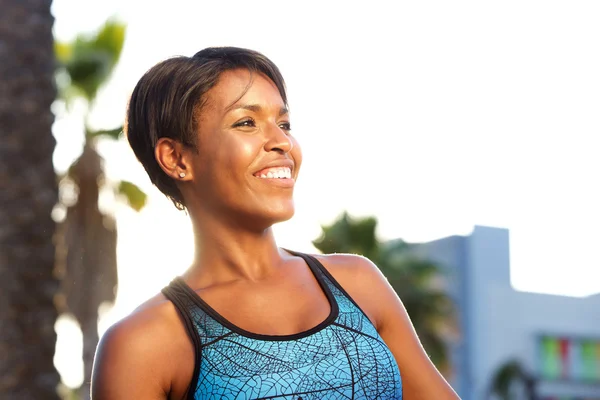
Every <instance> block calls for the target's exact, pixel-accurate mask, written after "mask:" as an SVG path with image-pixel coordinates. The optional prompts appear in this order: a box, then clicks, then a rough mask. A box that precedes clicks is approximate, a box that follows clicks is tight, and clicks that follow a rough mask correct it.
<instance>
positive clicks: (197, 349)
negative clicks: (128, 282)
mask: <svg viewBox="0 0 600 400" xmlns="http://www.w3.org/2000/svg"><path fill="white" fill-rule="evenodd" d="M178 286H180V285H178V283H177V282H176V281H175V280H173V281H172V282H171V284H170V285H169V286H167V287H165V288H163V289H162V290H161V292H162V293H163V294H164V295H165V297H166V298H167V299H169V300H170V301H171V302H172V303H173V305H174V306H175V309H176V310H177V312H178V313H179V315H180V316H181V318H182V319H183V323H184V326H185V330H186V331H187V334H188V335H189V337H190V339H191V340H192V344H193V345H194V374H193V375H192V380H191V382H190V385H189V386H188V389H187V396H186V397H187V400H194V396H195V394H196V386H197V385H198V378H199V376H200V363H201V362H202V343H201V340H200V335H198V332H197V331H196V329H195V328H194V323H193V322H192V317H191V315H190V314H189V311H188V309H187V307H186V306H185V304H184V303H183V301H182V299H181V298H180V297H179V296H180V295H182V296H185V292H184V291H182V288H181V287H178Z"/></svg>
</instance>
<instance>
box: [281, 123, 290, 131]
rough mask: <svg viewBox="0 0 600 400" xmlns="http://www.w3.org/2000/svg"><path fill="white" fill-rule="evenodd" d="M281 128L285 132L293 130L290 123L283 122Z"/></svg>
mask: <svg viewBox="0 0 600 400" xmlns="http://www.w3.org/2000/svg"><path fill="white" fill-rule="evenodd" d="M279 127H280V128H281V129H283V130H284V131H291V130H292V126H291V125H290V123H289V122H282V123H281V124H279Z"/></svg>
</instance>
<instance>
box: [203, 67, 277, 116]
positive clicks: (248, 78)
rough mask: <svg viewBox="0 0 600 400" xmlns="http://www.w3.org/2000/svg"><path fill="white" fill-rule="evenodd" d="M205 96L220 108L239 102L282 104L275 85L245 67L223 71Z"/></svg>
mask: <svg viewBox="0 0 600 400" xmlns="http://www.w3.org/2000/svg"><path fill="white" fill-rule="evenodd" d="M207 96H208V99H207V100H209V102H210V103H213V104H212V105H213V106H214V107H215V108H217V109H221V110H226V109H231V108H232V107H234V106H236V105H238V104H239V103H246V104H256V105H261V106H263V107H266V106H276V107H281V106H284V104H283V99H282V98H281V94H280V93H279V90H278V89H277V86H276V85H275V84H274V83H273V82H272V81H271V80H270V79H269V78H267V77H266V76H264V75H263V74H261V73H258V72H250V71H248V70H246V69H235V70H229V71H225V72H223V73H222V74H221V76H220V77H219V80H218V81H217V84H216V85H215V86H214V87H213V88H212V89H211V90H210V91H209V92H208V93H207Z"/></svg>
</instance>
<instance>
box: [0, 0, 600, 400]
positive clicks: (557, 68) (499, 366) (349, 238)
mask: <svg viewBox="0 0 600 400" xmlns="http://www.w3.org/2000/svg"><path fill="white" fill-rule="evenodd" d="M598 20H600V3H598V2H596V1H577V2H566V1H547V0H546V1H523V0H521V1H511V0H508V1H503V2H479V1H455V2H443V1H420V2H417V3H402V4H395V2H386V1H370V2H352V1H346V2H342V1H330V2H323V1H321V2H316V1H314V2H313V1H302V2H276V1H262V0H261V1H255V2H250V3H248V2H241V1H228V2H220V1H192V0H172V1H170V2H168V3H166V2H141V1H134V0H129V1H125V0H122V1H117V0H105V1H102V2H101V1H91V0H78V1H76V0H54V1H49V0H27V1H23V0H0V274H1V275H0V399H59V398H63V399H72V400H74V399H84V398H89V395H87V394H86V393H87V392H88V391H89V379H90V377H89V374H90V369H91V361H92V360H93V354H94V351H95V347H96V344H97V341H98V338H99V337H100V336H101V335H102V333H103V332H104V331H105V330H106V329H107V328H108V327H109V326H110V325H111V324H112V323H113V322H115V321H116V320H118V319H120V318H122V317H124V316H126V315H127V314H128V313H130V312H131V311H132V310H133V309H134V308H135V307H136V306H137V305H139V304H140V303H142V302H143V301H144V300H146V299H147V298H149V297H151V296H153V295H154V294H156V293H157V292H158V291H159V290H160V289H161V288H162V287H163V286H165V285H166V284H168V282H169V281H170V280H171V279H172V278H173V277H174V276H176V275H178V274H181V273H183V272H184V271H185V269H186V268H187V266H188V265H189V263H190V262H191V260H192V256H193V238H192V232H191V226H190V223H189V221H188V219H187V217H186V215H185V214H184V213H182V212H179V211H177V210H176V209H175V208H174V207H173V206H172V204H171V203H170V201H169V200H167V199H166V198H165V197H164V196H163V195H162V194H161V193H160V192H159V191H158V190H157V189H156V188H154V187H153V186H152V185H151V184H150V182H149V179H148V178H147V176H146V173H145V172H144V170H143V168H142V167H141V165H140V164H138V163H137V161H136V159H135V157H134V155H133V153H132V151H131V150H130V149H129V147H128V145H127V143H126V140H125V139H124V138H123V135H122V133H121V131H122V124H123V121H124V113H125V108H126V105H127V101H128V96H129V94H130V93H131V91H132V90H133V87H134V85H135V84H136V82H137V80H138V79H139V78H140V77H141V76H142V74H143V73H144V72H145V71H146V70H147V69H149V68H150V67H151V66H152V65H154V64H156V63H157V62H159V61H161V60H163V59H165V58H168V57H171V56H174V55H188V56H191V55H193V54H194V53H195V52H197V51H198V50H200V49H202V48H204V47H207V46H220V45H230V46H238V47H247V48H251V49H255V50H258V51H260V52H262V53H264V54H265V55H267V56H268V57H269V58H271V59H272V60H273V61H274V62H275V63H276V64H277V65H278V66H279V68H280V69H281V71H282V73H283V75H284V77H285V79H286V82H287V86H288V91H289V92H288V93H289V99H290V108H291V117H292V123H293V132H294V135H295V136H296V137H297V138H298V140H299V142H300V144H301V145H302V148H303V153H304V163H303V170H302V173H301V176H300V179H299V181H298V185H297V188H296V192H295V196H296V209H297V212H296V216H295V217H294V218H293V219H292V220H291V221H289V222H286V223H283V224H280V225H278V226H276V227H275V230H276V234H277V237H278V240H279V244H280V245H281V246H283V247H287V248H291V249H295V250H298V251H306V252H319V251H321V252H333V251H338V252H340V251H343V252H353V253H359V254H364V255H366V256H368V257H369V258H371V259H372V260H373V261H375V262H376V263H377V264H378V266H379V267H380V268H381V269H382V271H383V272H384V274H385V275H386V276H387V278H388V279H389V281H390V283H391V284H392V286H393V287H394V288H395V290H396V291H397V292H398V294H399V296H400V297H401V298H402V300H403V301H404V303H405V305H406V307H407V310H408V312H409V314H410V316H411V318H412V320H413V322H414V324H415V327H416V329H417V331H418V333H419V336H420V338H421V340H422V341H423V343H424V345H425V348H426V349H427V351H428V353H429V354H430V356H431V358H432V360H433V361H434V362H435V363H436V365H438V367H439V368H440V370H441V371H442V372H443V373H444V375H445V376H446V377H447V379H448V380H449V381H450V382H451V384H452V386H453V387H454V388H455V390H456V391H457V392H458V393H459V395H460V396H461V398H463V399H465V400H476V399H544V400H550V399H565V400H566V399H569V400H572V399H573V400H574V399H577V400H583V399H596V400H598V399H600V296H599V295H598V293H599V292H600V252H598V245H597V242H598V240H599V239H600V211H599V209H598V205H599V204H600V189H599V186H598V171H600V157H598V150H599V148H598V143H599V142H598V139H599V138H600V135H599V132H600V73H599V71H600V52H599V51H598V49H599V48H600V47H599V46H600V24H598Z"/></svg>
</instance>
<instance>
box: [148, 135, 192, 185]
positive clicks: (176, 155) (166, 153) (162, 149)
mask: <svg viewBox="0 0 600 400" xmlns="http://www.w3.org/2000/svg"><path fill="white" fill-rule="evenodd" d="M189 153H190V149H188V148H187V147H186V146H184V145H183V144H182V143H180V142H178V141H176V140H174V139H171V138H167V137H162V138H160V139H158V142H157V143H156V147H155V148H154V157H155V158H156V162H158V165H160V168H161V169H162V170H163V171H164V172H165V174H167V175H169V176H170V177H171V178H173V179H174V180H176V181H188V180H192V178H193V171H192V164H191V160H190V155H189Z"/></svg>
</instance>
